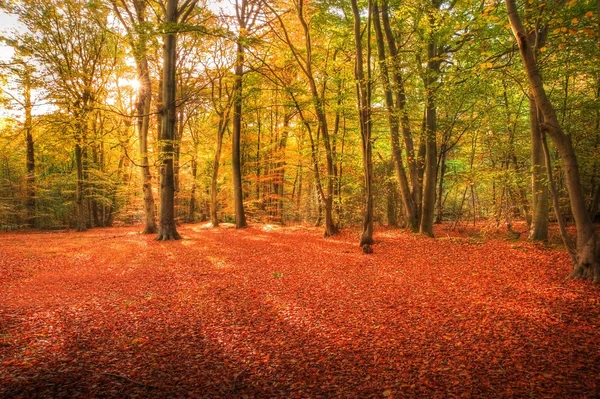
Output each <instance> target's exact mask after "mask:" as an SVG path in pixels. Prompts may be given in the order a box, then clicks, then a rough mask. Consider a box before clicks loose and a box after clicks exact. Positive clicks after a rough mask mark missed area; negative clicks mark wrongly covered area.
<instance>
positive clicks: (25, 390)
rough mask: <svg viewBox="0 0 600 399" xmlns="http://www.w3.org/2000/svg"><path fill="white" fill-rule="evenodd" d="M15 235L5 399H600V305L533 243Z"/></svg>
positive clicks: (291, 235)
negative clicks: (367, 248)
mask: <svg viewBox="0 0 600 399" xmlns="http://www.w3.org/2000/svg"><path fill="white" fill-rule="evenodd" d="M179 231H180V233H181V234H182V235H183V236H184V239H183V240H181V241H177V242H156V241H153V238H154V237H153V236H144V235H140V234H137V230H136V228H111V229H96V230H91V231H88V232H85V233H74V232H67V233H64V232H63V233H27V234H24V233H17V234H8V233H3V234H0V397H2V398H12V397H22V398H30V397H39V398H61V397H69V398H71V397H84V398H90V397H109V398H112V397H115V398H116V397H119V398H155V397H156V398H161V397H173V398H179V397H181V398H188V397H189V398H194V397H197V398H228V397H229V398H268V397H270V398H273V397H275V398H279V397H285V398H370V397H373V398H377V397H379V398H383V397H387V398H394V397H395V398H403V397H407V398H408V397H410V398H412V397H423V398H436V397H440V398H441V397H443V398H452V397H473V398H494V397H502V398H504V397H515V398H524V397H533V398H545V397H548V398H557V397H562V398H595V397H598V396H600V306H599V305H600V289H599V288H598V287H596V286H592V285H591V284H590V283H588V282H583V281H570V280H565V276H567V274H568V272H569V270H570V266H569V261H568V256H567V255H566V254H565V253H564V252H562V251H557V250H553V249H549V248H545V247H543V246H540V245H534V244H530V243H526V242H523V241H508V240H501V239H489V240H480V239H476V238H472V237H471V238H469V237H456V236H454V237H450V236H448V235H445V234H444V233H443V232H442V233H440V234H438V237H439V238H438V239H436V240H433V239H429V238H424V237H421V236H416V235H412V234H409V233H406V232H402V231H399V230H378V231H377V233H376V240H377V242H376V244H375V246H374V251H375V253H374V254H372V255H363V254H362V251H361V250H360V248H358V247H357V242H358V234H357V232H356V231H345V232H343V233H342V234H340V235H339V236H336V237H333V238H327V239H325V238H323V237H322V234H321V233H322V232H321V230H319V229H313V228H303V227H287V228H275V227H272V226H265V225H255V226H253V227H251V228H248V229H244V230H239V231H238V230H234V229H225V228H219V229H209V228H205V227H204V226H202V225H187V226H181V227H180V228H179Z"/></svg>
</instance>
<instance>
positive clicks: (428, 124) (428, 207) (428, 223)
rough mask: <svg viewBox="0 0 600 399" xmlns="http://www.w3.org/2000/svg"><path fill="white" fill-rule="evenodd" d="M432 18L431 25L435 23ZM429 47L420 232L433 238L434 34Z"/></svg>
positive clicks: (435, 154)
mask: <svg viewBox="0 0 600 399" xmlns="http://www.w3.org/2000/svg"><path fill="white" fill-rule="evenodd" d="M431 18H432V17H431V16H430V24H431V25H432V26H433V21H432V20H431ZM430 34H431V35H432V37H431V38H430V39H429V44H428V46H427V48H428V50H427V58H428V60H427V72H426V76H425V90H426V95H427V105H426V109H425V175H424V181H423V199H422V207H421V223H420V225H419V232H420V233H421V234H426V235H428V236H430V237H433V218H434V214H435V183H436V182H437V144H436V129H437V107H436V99H435V96H436V89H437V88H436V87H434V85H435V83H436V81H437V75H438V74H439V67H440V61H439V57H438V52H437V41H436V40H435V37H434V32H432V33H430Z"/></svg>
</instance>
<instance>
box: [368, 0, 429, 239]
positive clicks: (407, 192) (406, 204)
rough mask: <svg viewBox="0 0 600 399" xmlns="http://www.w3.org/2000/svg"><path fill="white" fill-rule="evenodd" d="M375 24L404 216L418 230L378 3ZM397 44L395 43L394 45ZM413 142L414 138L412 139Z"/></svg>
mask: <svg viewBox="0 0 600 399" xmlns="http://www.w3.org/2000/svg"><path fill="white" fill-rule="evenodd" d="M373 16H374V18H373V26H374V28H375V37H376V40H377V53H378V59H379V66H380V71H381V77H382V82H383V89H384V93H385V103H386V108H387V115H388V123H389V127H390V142H391V144H392V156H393V159H394V168H395V171H396V177H397V179H398V184H399V186H400V195H401V197H402V205H403V206H402V210H403V211H404V218H405V220H406V222H407V224H408V227H409V228H410V229H411V230H412V231H413V232H416V231H418V229H419V219H418V214H417V205H416V204H415V201H414V196H413V193H412V192H411V189H410V186H409V182H408V177H407V176H406V170H405V168H404V165H403V161H402V149H401V148H400V139H399V136H400V123H399V120H398V119H399V118H398V115H399V113H403V110H399V109H398V108H397V107H396V106H395V105H394V100H393V96H392V89H391V85H390V79H389V73H388V68H387V64H386V54H385V48H384V41H383V31H382V29H381V21H380V17H379V7H378V6H377V3H375V5H374V12H373ZM394 46H395V45H394ZM410 140H411V142H412V138H411V139H410Z"/></svg>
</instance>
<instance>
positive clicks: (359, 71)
mask: <svg viewBox="0 0 600 399" xmlns="http://www.w3.org/2000/svg"><path fill="white" fill-rule="evenodd" d="M351 5H352V14H353V17H354V44H355V48H356V53H355V55H356V58H355V63H354V67H355V69H354V76H355V77H356V85H357V93H358V98H357V101H358V117H359V120H360V133H361V142H362V158H363V171H364V185H365V186H364V190H365V207H364V211H363V231H362V235H361V238H360V243H359V246H361V247H363V251H364V252H366V253H368V252H371V251H372V250H371V249H370V245H372V244H373V190H372V186H373V160H372V158H373V156H372V143H371V126H372V122H371V104H370V97H371V94H370V82H369V79H368V76H369V75H370V66H369V64H368V63H369V58H370V57H368V56H367V66H366V68H367V76H365V66H364V62H363V46H362V39H361V34H360V32H361V23H360V11H359V9H358V4H357V0H351ZM371 12H372V6H371V2H370V1H369V10H368V14H369V17H368V19H369V20H368V23H367V25H370V22H371V21H370V20H371ZM366 29H367V32H370V31H371V30H370V26H367V28H366ZM367 36H368V37H370V35H369V34H367ZM368 41H369V40H368V39H367V46H369V44H368ZM367 53H370V51H369V50H367ZM368 55H370V54H368Z"/></svg>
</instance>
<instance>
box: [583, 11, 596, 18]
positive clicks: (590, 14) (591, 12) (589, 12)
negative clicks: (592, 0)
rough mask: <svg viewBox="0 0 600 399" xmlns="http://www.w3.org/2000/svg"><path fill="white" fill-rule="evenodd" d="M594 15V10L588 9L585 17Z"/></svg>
mask: <svg viewBox="0 0 600 399" xmlns="http://www.w3.org/2000/svg"><path fill="white" fill-rule="evenodd" d="M593 16H594V12H593V11H588V12H586V13H585V17H586V18H592V17H593Z"/></svg>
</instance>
